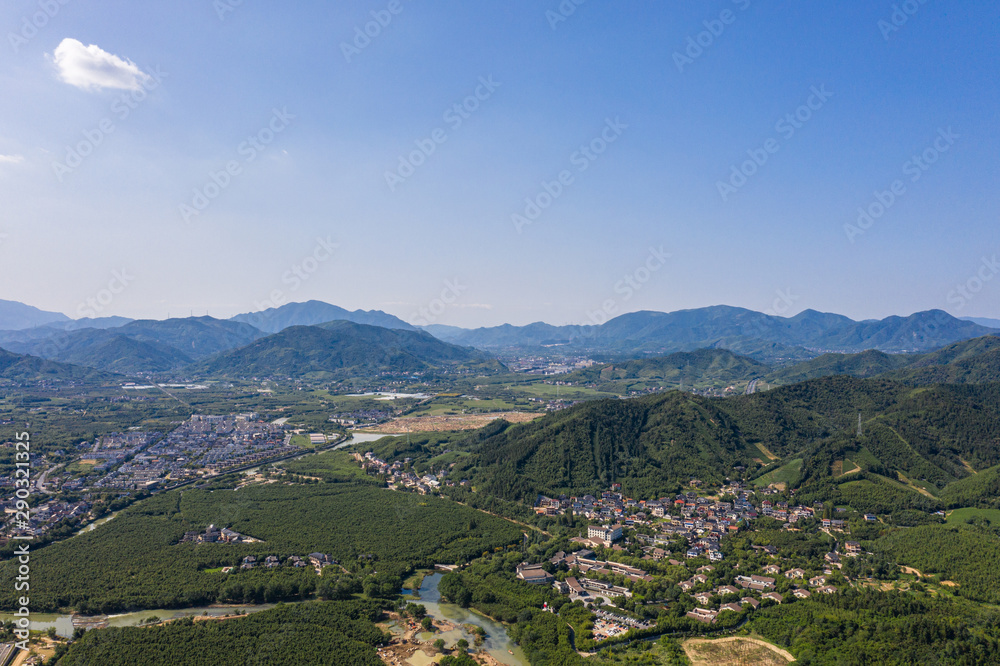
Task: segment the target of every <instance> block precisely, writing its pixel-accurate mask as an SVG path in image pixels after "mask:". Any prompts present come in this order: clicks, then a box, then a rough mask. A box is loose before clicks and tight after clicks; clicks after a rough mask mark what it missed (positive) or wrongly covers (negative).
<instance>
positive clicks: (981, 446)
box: [452, 376, 1000, 500]
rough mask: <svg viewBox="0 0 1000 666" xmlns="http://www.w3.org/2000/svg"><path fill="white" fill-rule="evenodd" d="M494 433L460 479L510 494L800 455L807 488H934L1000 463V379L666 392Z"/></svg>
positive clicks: (662, 484) (647, 484)
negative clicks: (711, 395)
mask: <svg viewBox="0 0 1000 666" xmlns="http://www.w3.org/2000/svg"><path fill="white" fill-rule="evenodd" d="M859 413H860V414H861V417H862V421H863V434H862V437H861V438H860V439H858V438H857V437H856V430H857V421H858V414H859ZM494 430H495V432H493V434H490V435H487V436H484V437H482V438H481V439H479V440H478V441H476V443H473V444H472V445H471V450H472V453H473V455H471V456H468V457H466V458H463V459H462V460H461V461H460V462H459V464H458V465H456V467H455V469H454V470H453V475H452V476H453V478H458V477H461V478H469V479H471V480H472V481H473V483H474V485H475V486H476V488H477V490H479V491H481V492H484V493H487V494H490V495H494V496H497V497H501V498H504V499H515V500H533V499H534V497H535V495H537V494H539V493H541V494H546V495H559V494H561V493H565V494H567V495H570V494H572V495H581V494H584V493H588V492H589V493H594V492H596V491H600V490H604V489H607V488H608V486H609V485H610V484H611V483H614V482H619V483H621V484H622V488H623V491H624V492H625V493H626V494H629V495H631V496H633V497H637V498H652V497H656V496H659V495H661V494H664V493H670V492H676V491H678V490H680V489H681V488H683V487H686V486H687V484H688V482H689V481H690V480H691V479H692V478H697V479H700V480H702V481H704V482H706V483H716V482H719V481H722V480H724V479H725V478H726V477H733V478H736V477H737V476H738V475H739V474H740V471H739V470H737V469H736V468H737V467H738V466H739V467H746V468H747V475H748V477H752V476H753V475H754V472H755V471H756V470H758V469H759V468H760V465H761V464H770V463H772V462H773V463H774V464H775V465H777V464H780V462H779V461H784V460H790V459H793V458H794V459H796V460H797V465H799V466H801V468H802V474H801V481H803V482H807V483H809V484H825V483H831V482H833V481H835V480H836V477H838V476H840V475H842V474H844V473H845V470H846V471H848V472H853V473H856V474H864V473H868V472H870V473H872V474H877V475H884V476H887V477H888V478H889V479H892V480H895V479H896V478H899V475H903V477H905V478H906V479H908V480H909V482H911V483H918V484H922V485H921V487H922V488H924V487H926V488H929V489H930V490H931V491H933V492H935V493H936V492H937V491H938V490H940V489H942V488H944V487H945V486H947V485H948V484H949V483H952V482H954V481H956V480H957V479H960V478H964V477H967V476H969V474H970V469H971V470H981V469H985V468H988V467H991V466H993V465H997V464H1000V384H983V385H960V386H951V385H941V386H929V387H913V386H912V385H907V384H903V383H897V382H892V381H889V380H885V379H867V380H862V379H855V378H851V377H845V376H837V377H826V378H822V379H816V380H811V381H807V382H802V383H799V384H794V385H791V386H786V387H781V388H778V389H774V390H771V391H766V392H764V393H757V394H754V395H749V396H740V397H736V398H727V399H708V398H700V397H697V396H693V395H690V394H687V393H682V392H668V393H661V394H656V395H652V396H646V397H643V398H635V399H630V400H604V401H599V402H592V403H586V404H582V405H578V406H576V407H573V408H570V409H567V410H564V411H561V412H557V413H554V414H550V415H548V416H546V417H545V418H543V419H539V420H537V421H534V422H532V423H528V424H524V425H519V426H510V427H507V428H495V429H494ZM845 459H846V462H845ZM853 478H856V479H857V478H862V477H860V476H856V477H853ZM844 480H845V481H846V480H849V479H846V478H845V479H844ZM792 481H793V482H795V481H796V479H795V478H793V479H792ZM913 490H914V492H916V489H915V488H914V489H913Z"/></svg>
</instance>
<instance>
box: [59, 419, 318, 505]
mask: <svg viewBox="0 0 1000 666" xmlns="http://www.w3.org/2000/svg"><path fill="white" fill-rule="evenodd" d="M288 440H289V434H288V433H286V431H285V427H284V426H282V425H277V424H274V423H269V422H266V421H262V420H260V419H259V417H258V415H257V414H255V413H246V414H230V415H227V416H211V415H201V414H196V415H194V416H192V417H191V418H190V419H188V420H187V421H185V422H183V423H181V424H180V425H179V426H178V427H177V428H175V429H174V430H172V431H171V432H170V433H168V434H167V435H166V436H165V437H162V436H161V434H160V433H158V432H142V431H134V432H127V433H112V434H110V435H104V436H102V437H99V438H98V439H97V440H95V441H94V442H93V443H90V442H85V443H83V444H81V446H80V459H79V462H80V463H82V464H86V465H91V466H92V467H91V470H90V473H89V474H88V475H87V476H86V477H85V478H74V474H73V473H72V472H70V471H67V470H63V472H62V473H61V474H57V475H53V476H52V477H51V478H50V479H49V481H50V482H51V483H52V484H53V486H54V487H61V488H62V489H64V490H81V489H85V488H95V489H110V490H121V491H126V492H132V491H136V490H145V489H154V490H155V489H159V488H161V487H169V486H170V485H171V484H173V483H176V482H181V481H186V480H189V479H192V478H196V477H200V476H205V475H213V474H219V473H222V472H225V471H226V470H230V469H236V468H240V467H245V466H247V465H253V464H257V463H263V462H266V461H268V460H273V459H276V458H281V457H284V456H287V455H289V454H292V453H296V452H299V451H301V449H299V448H298V447H295V446H291V445H290V444H289V441H288Z"/></svg>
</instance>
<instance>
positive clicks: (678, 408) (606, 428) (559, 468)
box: [454, 391, 762, 500]
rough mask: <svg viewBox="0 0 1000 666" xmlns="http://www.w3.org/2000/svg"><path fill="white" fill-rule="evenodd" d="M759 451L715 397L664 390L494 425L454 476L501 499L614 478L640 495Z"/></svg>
mask: <svg viewBox="0 0 1000 666" xmlns="http://www.w3.org/2000/svg"><path fill="white" fill-rule="evenodd" d="M761 456H762V454H761V452H760V451H759V450H758V449H757V448H756V447H753V446H748V445H747V444H746V442H745V439H744V438H743V437H741V436H740V433H739V429H738V428H737V427H736V426H735V424H734V423H733V422H732V420H731V419H730V418H729V417H728V416H727V415H726V414H725V413H724V412H722V411H721V410H720V409H719V408H718V405H717V404H716V403H715V402H713V401H710V400H707V399H704V398H699V397H697V396H693V395H690V394H687V393H682V392H678V391H671V392H668V393H660V394H656V395H652V396H647V397H643V398H634V399H631V400H602V401H597V402H590V403H585V404H582V405H579V406H577V407H574V408H571V409H567V410H564V411H561V412H557V413H555V414H551V415H549V416H547V417H545V418H543V419H539V420H538V421H533V422H531V423H527V424H524V425H519V426H512V427H509V428H505V429H502V430H501V431H500V432H497V433H496V434H494V435H492V436H489V437H486V438H485V439H484V440H483V441H482V443H481V444H479V445H478V447H477V450H476V454H475V455H474V456H472V457H470V458H466V459H464V460H463V461H462V462H460V463H459V464H458V465H457V466H456V470H455V472H454V474H455V475H457V476H463V475H468V476H470V478H472V479H473V481H474V484H475V485H476V487H477V490H480V491H482V492H485V493H488V494H491V495H496V496H498V497H502V498H505V499H520V500H523V499H529V500H532V499H533V498H534V496H535V495H536V494H538V493H544V494H548V495H559V494H560V493H567V494H570V493H572V494H583V493H587V492H590V493H596V492H599V491H600V490H605V489H607V488H608V487H609V486H610V484H611V483H614V482H620V483H622V485H623V487H624V489H625V491H626V492H628V493H631V494H633V495H638V496H646V495H649V494H650V493H653V494H655V493H657V492H660V491H661V489H666V488H673V487H674V486H677V485H678V484H679V483H681V482H684V483H686V482H687V481H688V480H690V479H691V478H692V477H698V478H701V479H703V480H705V481H722V480H723V479H724V478H725V477H726V476H727V475H728V474H730V473H731V471H732V470H733V468H734V467H736V466H747V465H752V464H753V460H754V458H760V457H761Z"/></svg>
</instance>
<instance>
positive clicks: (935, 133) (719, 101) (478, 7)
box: [0, 0, 1000, 326]
mask: <svg viewBox="0 0 1000 666" xmlns="http://www.w3.org/2000/svg"><path fill="white" fill-rule="evenodd" d="M577 1H579V0H577ZM843 4H845V3H838V4H837V5H830V6H812V5H805V4H803V3H798V2H770V3H764V2H759V1H758V0H737V1H735V2H734V1H732V0H713V1H712V2H696V1H695V0H677V1H676V2H670V3H661V2H628V3H608V2H598V1H597V0H586V1H585V2H582V3H580V4H579V5H576V4H575V3H574V2H573V1H572V0H567V2H564V3H563V4H562V5H560V3H559V2H556V1H554V0H553V1H551V2H538V1H533V2H528V1H517V0H514V1H510V2H504V3H468V2H466V3H459V2H446V1H439V2H433V3H432V2H419V1H416V0H398V2H390V0H377V1H370V2H369V1H366V2H339V3H320V2H297V3H285V4H281V5H278V4H277V3H264V2H260V1H259V0H244V1H243V2H242V3H240V4H239V5H236V4H235V2H234V0H218V2H213V0H179V1H178V0H172V1H171V2H144V3H135V2H110V1H109V2H100V3H96V2H91V1H88V0H66V1H65V4H60V3H59V0H52V2H51V6H49V5H47V4H46V2H45V1H43V2H38V0H34V1H28V0H12V1H10V2H6V3H4V4H3V6H2V8H0V34H2V35H4V39H3V43H2V44H0V54H2V55H0V93H2V94H0V234H2V236H0V271H2V279H3V285H4V289H3V294H2V297H3V298H7V299H12V300H20V301H24V302H27V303H30V304H33V305H36V306H38V307H42V308H44V309H49V310H57V311H62V312H66V313H67V314H69V315H71V316H78V315H80V314H84V313H85V312H84V311H85V310H88V311H87V312H86V314H98V315H107V314H120V315H126V316H131V317H155V318H162V317H165V316H167V315H168V314H169V315H171V316H179V315H187V314H190V313H191V312H193V313H194V314H204V313H205V312H208V313H209V314H212V315H214V316H230V315H232V314H236V313H238V312H245V311H249V310H255V309H258V308H259V306H267V305H271V304H280V303H283V302H288V301H303V300H307V299H310V298H316V299H321V300H325V301H328V302H331V303H335V304H338V305H341V306H343V307H347V308H351V309H354V308H364V309H373V308H375V309H381V310H385V311H387V312H391V313H393V314H396V315H398V316H400V317H402V318H404V319H407V320H409V321H417V320H420V321H421V322H422V323H441V324H453V325H460V326H478V325H493V324H499V323H503V322H510V323H515V324H524V323H528V322H531V321H537V320H544V321H548V322H551V323H556V324H564V323H589V322H593V321H598V320H601V319H603V318H605V317H607V316H613V315H615V314H619V313H621V312H627V311H633V310H640V309H651V310H663V311H670V310H677V309H682V308H692V307H700V306H705V305H714V304H720V303H724V304H730V305H738V306H743V307H748V308H751V309H755V310H761V311H765V310H770V311H772V312H774V313H776V314H783V315H790V314H794V313H795V312H798V311H800V310H802V309H805V308H814V309H818V310H822V311H832V312H839V313H843V314H846V315H848V316H852V317H855V318H872V317H884V316H887V315H890V314H909V313H911V312H914V311H919V310H926V309H930V308H942V309H945V310H948V311H950V312H952V313H953V314H955V315H958V316H983V317H997V316H1000V279H996V280H994V279H993V278H994V277H995V276H996V274H997V272H998V271H1000V268H998V267H997V265H996V263H995V260H994V255H1000V233H998V232H997V229H998V224H997V223H998V221H1000V217H998V213H1000V196H998V188H997V176H998V175H1000V174H998V158H997V155H998V154H1000V135H998V131H1000V130H998V127H997V123H996V118H997V117H998V111H1000V92H998V79H997V76H996V71H997V69H998V67H997V66H998V64H1000V63H998V60H1000V57H998V55H1000V49H998V35H997V31H996V25H997V24H998V20H1000V6H998V5H996V4H993V3H958V2H948V1H947V0H926V1H925V2H923V3H920V2H919V0H910V2H909V3H908V4H907V3H902V4H901V3H899V2H896V3H893V2H888V1H885V2H883V1H881V0H879V1H873V2H864V3H861V2H853V3H846V4H848V5H849V6H847V7H844V6H842V5H843ZM894 4H895V6H896V7H902V8H904V9H908V10H909V11H910V13H909V14H899V13H897V15H896V16H895V24H894V23H893V18H894V17H893V13H894ZM483 5H486V6H483ZM904 5H905V7H904ZM560 7H562V10H561V9H560ZM570 9H572V12H570V11H569V10H570ZM230 10H231V11H230ZM45 11H47V12H48V14H49V15H46V14H45ZM393 11H395V13H393ZM902 11H903V9H900V12H902ZM373 12H374V15H373ZM904 16H905V21H903V17H904ZM379 19H381V20H382V22H383V23H384V24H385V25H378V24H376V23H372V22H373V21H377V20H379ZM563 19H565V20H563ZM25 21H27V23H26V22H25ZM32 23H34V24H35V25H32ZM37 25H40V26H41V27H36V26H37ZM366 28H367V29H368V32H369V33H371V34H373V35H374V36H372V37H367V40H368V41H367V42H366V41H365V38H358V37H357V31H360V32H362V33H363V32H364V31H365V29H366ZM713 33H715V34H713ZM355 39H357V41H356V42H355ZM699 42H700V45H699ZM345 45H347V47H345ZM484 82H485V83H484ZM817 91H818V93H819V95H818V96H817ZM477 93H478V98H477V97H476V95H477ZM123 96H124V99H123ZM456 104H457V105H459V110H455V108H454V107H455V105H456ZM810 104H811V106H812V108H810ZM789 114H791V119H790V120H789V119H787V118H786V117H787V116H789ZM796 115H797V116H798V118H796ZM783 119H785V120H783ZM779 121H781V123H782V124H779ZM251 137H253V139H251ZM254 142H256V145H255V143H254ZM935 142H936V144H935ZM81 144H82V145H81ZM421 146H423V149H421ZM431 147H433V150H431ZM588 147H589V148H588ZM583 148H587V150H586V151H584V150H583ZM78 149H79V150H78ZM414 151H418V152H416V153H414ZM421 151H422V152H421ZM591 151H592V152H591ZM83 152H86V153H88V154H87V155H85V156H84V155H80V157H79V158H78V159H77V158H76V157H74V155H73V153H75V154H80V153H83ZM427 153H429V154H427ZM598 153H599V154H598ZM755 156H756V158H757V163H754V162H753V161H752V160H753V159H754V157H755ZM914 156H916V157H917V158H918V160H919V163H917V162H913V161H912V158H913V157H914ZM921 156H923V157H921ZM251 158H252V159H251ZM401 159H402V160H404V161H405V162H407V164H405V165H404V166H403V167H402V168H401V167H400V160H401ZM925 159H927V160H928V162H925V161H924V160H925ZM931 159H933V163H929V162H930V160H931ZM748 160H750V161H749V162H748ZM414 163H416V164H417V166H413V164H414ZM411 167H412V173H411ZM227 168H228V169H229V170H230V173H226V171H227ZM734 168H735V169H736V170H737V171H740V170H741V169H742V170H743V172H744V174H741V175H736V176H733V169H734ZM746 173H749V174H750V175H749V176H746V175H745V174H746ZM213 174H214V182H213ZM387 174H394V175H389V176H387ZM561 177H562V178H563V179H564V181H563V183H560V178H561ZM897 181H898V182H897ZM720 183H722V185H720ZM220 184H221V186H220ZM894 184H895V189H896V193H893V189H894ZM546 185H547V187H546ZM553 194H555V196H553ZM199 196H200V197H202V198H199ZM880 199H881V202H880ZM526 200H528V201H526ZM532 204H534V205H535V206H538V209H537V210H535V209H534V208H533V207H532ZM859 208H862V209H865V210H868V211H870V213H875V214H878V213H880V214H879V215H872V217H871V218H869V220H870V221H866V220H864V219H863V220H862V223H863V225H864V226H862V225H859V224H858V218H859ZM513 216H520V217H513ZM529 218H533V219H529ZM665 255H669V256H665ZM664 257H665V258H664ZM116 272H117V276H116ZM109 284H110V285H111V286H112V287H114V289H112V290H111V291H114V292H118V293H115V294H114V295H113V298H112V299H107V298H105V299H103V300H105V301H107V302H106V303H99V305H100V308H99V311H93V309H92V308H89V306H86V307H85V306H84V304H85V303H86V302H87V299H88V298H89V299H91V301H92V302H93V299H94V298H95V295H97V294H104V295H105V296H106V295H107V294H108V293H109V292H108V287H109ZM960 287H961V289H960Z"/></svg>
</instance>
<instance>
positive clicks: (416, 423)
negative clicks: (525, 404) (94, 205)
mask: <svg viewBox="0 0 1000 666" xmlns="http://www.w3.org/2000/svg"><path fill="white" fill-rule="evenodd" d="M541 416H544V414H542V413H539V412H534V413H533V412H492V413H489V414H461V415H455V416H415V417H412V418H400V419H393V420H392V421H388V422H386V423H381V424H379V425H377V426H373V427H371V428H365V432H375V433H383V434H386V435H398V434H400V433H415V432H445V431H449V430H475V429H477V428H482V427H483V426H485V425H487V424H488V423H492V422H493V421H496V420H497V419H504V420H505V421H509V422H510V423H527V422H528V421H533V420H535V419H537V418H539V417H541Z"/></svg>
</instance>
